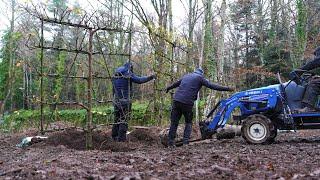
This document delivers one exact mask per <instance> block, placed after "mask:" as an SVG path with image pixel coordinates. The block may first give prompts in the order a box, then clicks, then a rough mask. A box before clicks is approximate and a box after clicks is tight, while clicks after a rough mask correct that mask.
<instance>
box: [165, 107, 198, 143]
mask: <svg viewBox="0 0 320 180" xmlns="http://www.w3.org/2000/svg"><path fill="white" fill-rule="evenodd" d="M192 108H193V105H188V104H184V103H181V102H178V101H173V104H172V110H171V117H170V118H171V124H170V130H169V142H168V143H169V145H170V146H173V145H174V143H175V141H174V139H175V137H176V133H177V129H178V125H179V120H180V118H181V116H182V115H183V116H184V119H185V129H184V134H183V144H188V143H189V139H190V135H191V131H192V117H193V112H192Z"/></svg>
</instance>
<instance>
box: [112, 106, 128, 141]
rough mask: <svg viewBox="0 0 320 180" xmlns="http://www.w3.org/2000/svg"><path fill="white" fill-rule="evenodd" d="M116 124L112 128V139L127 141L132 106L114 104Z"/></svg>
mask: <svg viewBox="0 0 320 180" xmlns="http://www.w3.org/2000/svg"><path fill="white" fill-rule="evenodd" d="M113 107H114V124H113V126H112V138H113V139H114V140H115V141H126V139H127V138H126V134H127V131H128V120H129V118H130V111H131V104H120V103H116V104H114V106H113Z"/></svg>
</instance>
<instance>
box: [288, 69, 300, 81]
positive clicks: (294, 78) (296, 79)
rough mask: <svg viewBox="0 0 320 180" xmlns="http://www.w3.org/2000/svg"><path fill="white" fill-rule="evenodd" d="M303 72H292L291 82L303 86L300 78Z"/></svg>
mask: <svg viewBox="0 0 320 180" xmlns="http://www.w3.org/2000/svg"><path fill="white" fill-rule="evenodd" d="M301 74H302V73H301V72H300V71H298V72H297V71H295V70H294V71H291V72H290V73H289V78H290V80H292V81H294V82H295V83H297V84H301V81H300V78H299V76H301Z"/></svg>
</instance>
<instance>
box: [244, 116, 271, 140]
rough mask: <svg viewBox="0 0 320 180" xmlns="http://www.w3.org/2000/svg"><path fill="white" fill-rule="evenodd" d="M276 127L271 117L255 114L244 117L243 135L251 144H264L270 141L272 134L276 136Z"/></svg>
mask: <svg viewBox="0 0 320 180" xmlns="http://www.w3.org/2000/svg"><path fill="white" fill-rule="evenodd" d="M274 129H275V128H274V125H273V123H272V121H271V120H270V119H269V118H267V117H266V116H264V115H261V114H254V115H251V116H249V117H247V118H246V119H244V121H243V125H242V127H241V135H242V137H243V138H244V139H245V140H246V141H247V142H248V143H250V144H264V143H269V142H270V140H271V139H272V138H273V137H272V136H274V137H275V135H276V134H275V133H274ZM273 139H274V138H273Z"/></svg>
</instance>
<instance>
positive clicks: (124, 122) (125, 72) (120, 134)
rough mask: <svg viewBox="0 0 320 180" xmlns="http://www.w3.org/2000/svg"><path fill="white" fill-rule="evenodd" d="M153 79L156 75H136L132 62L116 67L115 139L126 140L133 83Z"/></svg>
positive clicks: (113, 130)
mask: <svg viewBox="0 0 320 180" xmlns="http://www.w3.org/2000/svg"><path fill="white" fill-rule="evenodd" d="M152 79H155V75H151V76H142V77H139V76H136V75H135V74H134V73H133V66H132V64H131V63H126V64H124V65H123V66H121V67H119V68H117V69H116V71H115V74H114V77H113V78H112V84H113V96H114V102H113V106H114V116H115V118H114V124H113V127H112V138H113V139H114V140H115V141H126V133H127V130H128V120H129V117H130V111H131V101H130V99H131V98H130V96H131V95H132V83H137V84H142V83H146V82H148V81H150V80H152Z"/></svg>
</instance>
